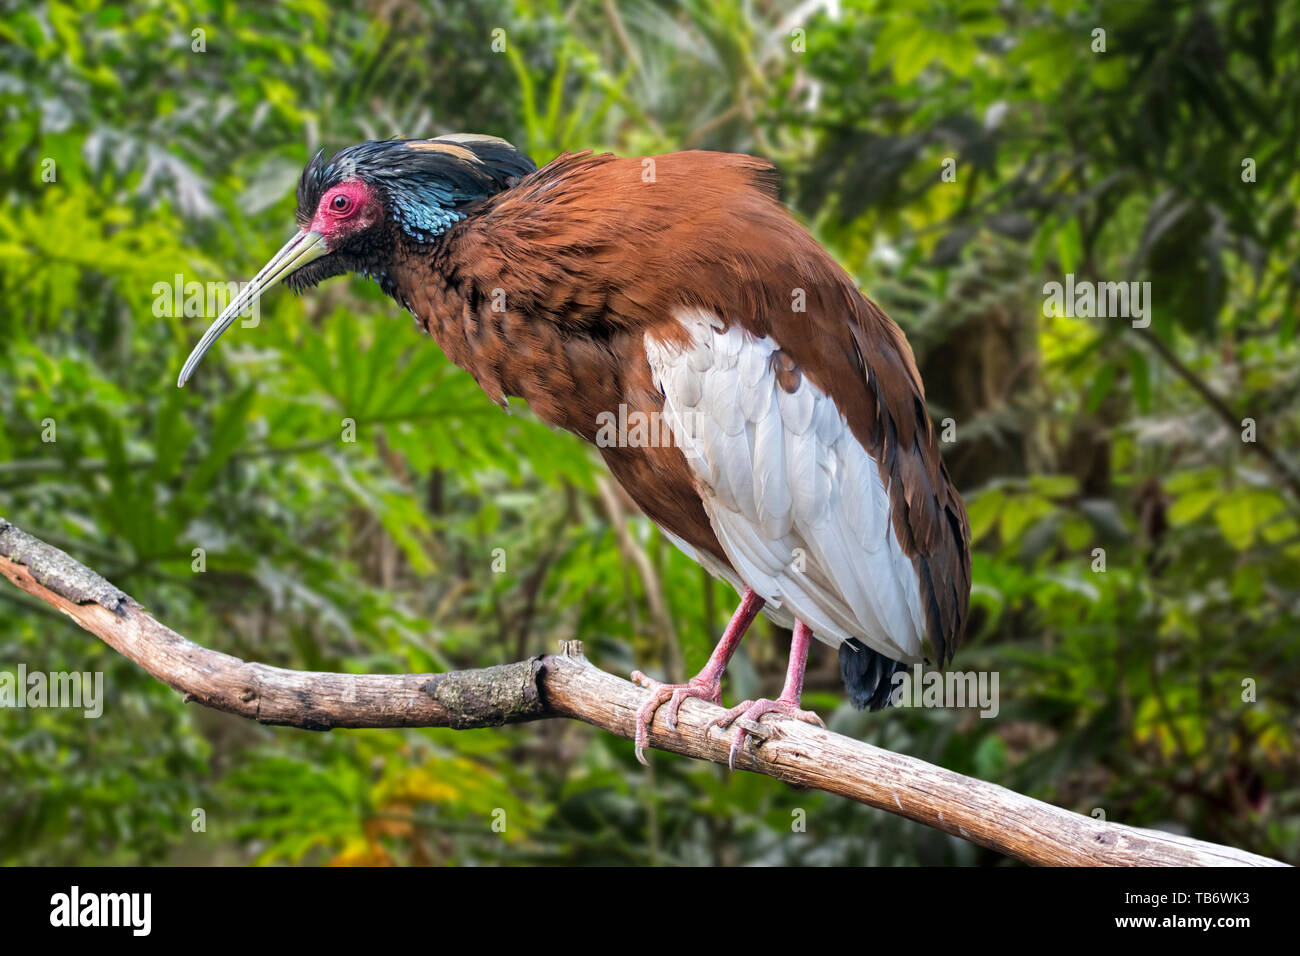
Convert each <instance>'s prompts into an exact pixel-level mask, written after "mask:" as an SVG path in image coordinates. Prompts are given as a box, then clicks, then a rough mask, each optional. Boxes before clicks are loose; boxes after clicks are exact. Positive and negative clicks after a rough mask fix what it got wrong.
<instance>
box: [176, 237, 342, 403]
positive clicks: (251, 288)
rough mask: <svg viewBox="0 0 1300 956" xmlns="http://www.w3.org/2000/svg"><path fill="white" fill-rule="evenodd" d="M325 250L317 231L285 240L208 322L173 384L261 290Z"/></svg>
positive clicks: (191, 368) (180, 383) (178, 383)
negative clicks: (259, 270) (206, 327)
mask: <svg viewBox="0 0 1300 956" xmlns="http://www.w3.org/2000/svg"><path fill="white" fill-rule="evenodd" d="M328 252H329V246H328V244H327V243H326V242H325V237H324V236H322V235H321V234H320V233H319V232H300V233H298V234H297V235H295V236H294V237H293V238H292V239H290V240H289V241H288V242H286V243H285V244H284V246H283V247H282V248H281V249H280V251H279V252H277V253H276V254H275V255H274V256H272V257H271V261H270V262H268V263H267V264H266V265H264V266H263V267H262V271H261V272H259V273H258V274H257V275H255V276H253V281H251V282H249V283H248V285H246V286H244V287H243V288H242V289H240V290H239V294H238V295H237V296H235V297H234V298H233V299H232V300H231V301H230V304H229V305H228V306H226V310H225V311H224V312H222V313H221V315H219V316H217V321H215V322H213V323H212V324H211V325H210V326H208V330H207V331H206V332H204V333H203V338H201V339H199V344H198V345H196V346H194V351H193V352H191V353H190V357H189V358H187V359H186V360H185V367H184V368H182V369H181V374H180V377H179V378H178V379H176V387H177V388H184V387H185V383H186V382H188V381H189V380H190V376H191V375H193V374H194V369H195V368H197V367H198V364H199V362H200V361H202V359H203V356H205V355H207V354H208V349H210V348H212V343H213V342H215V341H216V340H217V339H219V338H221V333H222V332H224V331H226V329H228V328H230V327H231V326H232V325H233V324H234V322H235V319H236V318H238V317H239V313H240V312H243V311H244V310H245V309H246V308H248V307H249V306H250V305H252V304H253V303H254V302H256V301H257V300H258V299H260V298H261V297H262V293H263V292H265V291H266V290H267V289H269V288H271V286H273V285H275V284H276V283H277V282H279V281H280V280H281V279H283V278H284V277H285V276H287V275H288V274H289V273H291V272H293V271H294V270H295V269H301V268H302V267H303V266H305V265H306V264H307V263H309V262H312V261H314V260H316V259H319V258H320V257H321V256H323V255H326V254H327V253H328Z"/></svg>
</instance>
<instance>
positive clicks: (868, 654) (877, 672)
mask: <svg viewBox="0 0 1300 956" xmlns="http://www.w3.org/2000/svg"><path fill="white" fill-rule="evenodd" d="M906 669H907V665H906V664H905V663H903V662H902V661H895V660H890V659H889V658H888V657H886V656H885V655H884V654H880V653H878V652H876V651H873V650H872V649H871V648H869V647H867V645H865V644H863V643H862V642H861V641H859V640H856V639H855V638H849V639H848V640H847V641H845V642H844V643H843V644H841V645H840V677H841V678H843V680H844V689H845V690H847V691H848V692H849V700H850V701H852V702H853V706H854V707H856V708H857V709H858V710H863V709H864V708H869V709H870V710H872V711H877V710H881V709H883V708H885V707H888V706H889V704H890V699H889V698H890V694H891V693H892V692H893V690H894V675H895V674H896V673H898V672H899V671H901V670H906Z"/></svg>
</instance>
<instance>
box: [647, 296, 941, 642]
mask: <svg viewBox="0 0 1300 956" xmlns="http://www.w3.org/2000/svg"><path fill="white" fill-rule="evenodd" d="M677 318H678V321H680V322H681V323H682V325H683V327H684V328H685V329H686V330H687V331H688V332H689V333H690V336H691V340H692V344H691V345H690V346H687V347H684V348H683V347H681V346H678V345H668V344H665V343H662V342H660V341H659V340H657V339H655V338H653V337H652V336H650V335H647V336H646V341H645V344H646V357H647V359H648V360H649V362H650V367H651V370H652V372H653V374H654V379H655V384H656V385H657V386H658V387H659V389H660V390H661V391H662V392H663V395H664V420H665V423H666V424H667V426H668V428H669V430H670V431H671V432H672V434H673V437H674V440H675V441H676V442H677V444H678V445H679V446H680V447H681V448H682V451H683V453H684V454H685V455H686V458H687V461H688V463H689V464H690V467H691V470H692V474H693V475H694V477H695V481H696V485H697V488H698V489H699V492H700V495H701V498H702V499H703V501H704V508H705V511H706V513H707V514H708V516H709V520H710V522H711V524H712V525H713V530H714V532H715V533H716V534H717V536H718V541H719V543H720V544H721V545H722V549H723V551H724V552H725V553H726V555H727V558H728V559H729V560H730V561H731V564H732V567H734V569H735V570H734V572H733V571H732V569H731V568H726V567H725V566H723V565H722V564H721V563H720V562H718V561H716V560H714V559H712V558H710V557H709V556H708V555H704V554H701V553H698V552H696V551H695V549H693V548H691V547H690V546H689V545H687V544H686V543H685V542H683V541H681V540H680V539H678V538H676V537H674V536H672V535H669V537H670V538H671V540H672V541H673V542H674V543H675V544H676V545H677V546H678V547H679V548H680V549H681V550H683V551H684V552H686V553H687V554H688V555H690V556H691V557H692V558H694V559H695V560H696V561H698V562H700V563H701V564H702V565H704V567H706V568H707V569H708V570H709V571H710V572H711V573H713V574H714V575H715V576H718V577H721V578H723V579H724V580H727V581H729V582H730V583H731V584H732V585H733V586H734V587H736V588H737V590H740V589H741V588H742V587H743V586H745V585H748V586H749V587H751V588H753V589H754V590H755V591H756V592H758V594H759V595H760V596H761V597H762V598H763V599H764V600H765V601H766V602H767V608H766V610H767V612H768V614H769V616H771V617H773V618H774V619H776V620H777V621H778V622H780V623H782V624H784V625H785V626H787V627H788V626H790V624H791V623H793V618H796V617H797V618H798V619H799V620H802V621H804V622H805V623H806V624H808V625H809V627H811V628H812V629H813V632H814V634H816V636H817V637H818V638H819V639H821V640H823V641H825V642H826V643H828V644H831V645H838V644H839V643H840V642H842V641H844V640H846V639H848V638H850V637H855V638H857V639H858V640H860V641H862V642H863V643H864V644H866V645H867V646H868V647H870V648H872V649H873V650H876V651H879V652H880V653H882V654H885V655H887V656H889V657H891V658H894V659H895V660H903V661H907V662H912V661H916V660H919V659H920V658H921V657H922V656H923V654H924V633H925V624H924V614H923V613H922V608H921V599H920V592H919V588H918V586H917V580H916V573H915V571H914V570H913V567H912V562H911V559H910V558H908V556H907V555H906V554H905V553H904V552H903V549H902V547H901V546H900V545H899V543H898V538H897V536H896V535H895V533H894V530H893V522H892V519H891V510H890V503H889V492H888V489H886V488H885V486H884V483H883V482H882V480H881V478H880V470H879V468H878V467H877V465H876V462H875V461H874V460H873V459H872V458H871V456H870V455H868V454H867V452H866V450H865V449H864V448H863V447H862V445H861V444H859V442H858V441H857V439H856V438H855V437H854V435H853V433H852V432H851V430H850V429H849V427H848V423H847V422H846V421H845V420H844V416H843V415H842V414H840V411H839V409H837V408H836V407H835V403H834V401H833V400H832V399H831V398H830V396H828V395H826V394H824V393H823V392H821V391H820V390H819V389H818V388H817V387H816V386H815V385H813V384H812V382H810V381H809V380H808V379H807V377H806V376H804V377H803V378H802V380H801V381H800V383H799V385H798V387H797V388H796V389H795V390H794V391H793V392H787V391H785V389H783V388H781V386H780V385H779V384H778V383H777V380H776V373H775V371H774V369H773V361H772V355H773V353H774V352H776V351H777V350H778V349H779V348H780V346H779V345H778V344H777V343H776V342H774V341H773V340H772V339H771V338H762V339H759V338H756V337H755V336H752V335H750V334H749V333H747V332H745V331H744V330H743V329H741V328H739V327H738V326H732V327H731V328H729V329H725V330H724V329H722V327H721V323H720V321H719V320H718V319H717V317H716V316H713V315H710V314H708V313H704V312H699V311H693V310H686V311H683V312H682V313H680V314H679V315H678V316H677Z"/></svg>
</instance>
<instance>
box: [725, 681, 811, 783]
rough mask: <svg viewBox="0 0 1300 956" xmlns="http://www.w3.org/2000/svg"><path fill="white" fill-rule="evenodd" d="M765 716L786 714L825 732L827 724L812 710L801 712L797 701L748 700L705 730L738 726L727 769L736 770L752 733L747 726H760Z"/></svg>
mask: <svg viewBox="0 0 1300 956" xmlns="http://www.w3.org/2000/svg"><path fill="white" fill-rule="evenodd" d="M765 714H784V715H785V716H787V717H793V718H794V719H795V720H802V721H803V722H804V723H806V724H816V725H817V726H818V727H821V728H822V729H823V730H824V729H825V728H826V724H825V723H823V722H822V719H821V718H820V717H818V716H817V715H816V714H815V713H813V712H812V711H811V710H800V709H799V704H798V702H797V701H793V700H785V699H782V698H778V699H776V700H767V699H766V698H764V699H760V700H747V701H745V702H743V703H740V704H737V705H736V706H735V707H732V708H731V709H730V710H728V711H727V712H726V713H724V714H719V715H718V716H717V717H714V718H713V719H712V720H711V721H709V723H708V726H707V727H705V730H706V731H707V730H711V729H712V728H714V727H722V728H724V729H725V728H726V727H729V726H730V725H731V724H733V723H735V724H736V732H735V733H734V734H732V736H731V749H730V750H728V751H727V767H728V768H729V769H731V770H733V771H734V770H735V769H736V754H737V753H739V752H740V751H741V749H743V748H744V746H745V738H746V737H748V736H749V734H750V733H751V730H750V728H748V727H746V726H745V725H746V724H755V725H757V724H759V723H760V722H761V720H762V718H763V716H764V715H765Z"/></svg>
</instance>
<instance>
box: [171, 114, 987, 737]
mask: <svg viewBox="0 0 1300 956" xmlns="http://www.w3.org/2000/svg"><path fill="white" fill-rule="evenodd" d="M530 169H531V163H530V162H529V161H528V160H527V158H526V157H523V156H522V155H521V154H519V153H517V152H515V151H514V150H513V148H512V147H510V146H509V144H507V143H504V141H501V140H497V139H494V138H491V137H479V136H465V135H460V136H454V137H441V138H439V139H437V140H432V141H389V142H385V143H365V144H360V145H359V146H355V147H350V148H349V149H347V150H344V151H342V152H341V153H339V154H337V155H336V156H335V157H333V159H332V160H324V159H323V158H322V157H321V155H319V154H318V156H317V157H316V158H315V159H313V161H312V163H311V164H310V165H309V166H308V167H307V169H306V170H305V171H304V173H303V178H302V182H301V184H300V186H299V221H300V224H301V226H302V229H303V232H302V233H300V234H299V235H298V236H296V237H295V238H294V239H292V240H291V241H290V242H289V244H287V245H286V246H285V248H284V249H283V250H281V253H280V254H279V255H278V256H277V257H276V259H274V260H272V263H270V264H269V265H268V267H267V269H266V270H264V273H263V276H260V277H259V281H257V282H255V283H253V286H254V288H253V289H252V291H251V292H250V293H249V294H248V298H247V300H248V301H251V298H255V297H256V295H258V294H260V292H261V291H262V288H263V287H264V286H266V285H268V284H270V283H271V282H274V281H277V280H278V279H279V278H281V277H283V276H285V275H287V276H288V281H289V283H290V284H291V285H293V286H295V288H305V287H307V286H310V285H313V284H315V283H316V282H319V281H321V280H322V279H324V278H328V277H329V276H331V275H337V274H340V273H341V272H344V271H354V272H361V273H363V274H366V275H369V276H371V277H373V278H375V279H376V280H377V281H379V282H380V283H381V285H382V286H383V288H384V289H385V291H387V292H388V293H390V294H391V295H392V296H393V297H394V298H395V299H396V300H397V301H398V302H400V303H401V304H402V305H404V306H405V307H406V308H408V309H409V310H410V311H411V312H412V313H413V314H414V315H415V316H416V318H417V319H418V321H419V322H420V323H421V324H422V325H423V326H424V328H425V329H427V330H428V332H429V333H430V334H431V335H432V336H433V338H434V339H435V340H436V341H437V343H438V344H439V346H441V348H442V349H443V351H444V352H445V353H446V354H447V356H448V358H449V359H451V361H453V362H455V363H456V364H457V365H459V366H461V367H462V368H464V369H465V370H467V371H468V372H469V373H470V374H471V375H473V376H474V378H475V379H476V380H477V382H478V383H479V385H480V386H481V387H482V388H483V390H484V391H485V392H486V393H487V394H488V396H489V397H491V398H492V400H493V401H495V402H497V403H498V404H502V405H504V404H505V403H506V399H507V397H509V396H518V397H520V398H522V399H524V400H525V401H527V402H528V404H529V406H530V407H531V408H532V409H533V410H534V411H535V412H536V414H537V415H538V416H539V417H540V418H541V419H542V420H543V421H545V422H547V423H549V424H551V425H552V426H555V427H558V428H564V429H567V430H569V431H572V432H574V433H576V434H577V435H580V436H581V437H582V438H584V439H586V440H587V441H590V442H594V443H597V444H598V446H600V450H601V453H602V455H603V456H604V459H605V462H606V463H607V465H608V466H609V469H610V471H611V473H612V474H613V475H614V476H615V478H616V479H617V480H618V481H619V482H620V483H621V484H622V485H623V487H624V488H625V489H626V490H627V492H628V493H629V495H630V496H631V497H632V498H633V500H635V501H636V502H637V504H638V505H639V506H640V507H641V508H642V509H643V510H644V511H645V513H646V515H647V516H649V517H650V518H651V519H652V520H653V521H654V522H655V523H656V524H658V525H659V526H660V527H661V528H662V529H663V530H664V531H665V532H666V533H668V534H669V535H670V536H671V537H672V538H673V539H674V541H675V543H677V544H678V545H679V546H680V547H681V548H682V549H683V550H684V551H686V552H687V553H688V554H691V555H692V556H693V557H695V558H696V560H698V561H700V563H702V564H703V565H704V566H706V567H707V568H709V570H710V571H712V572H713V573H715V574H718V575H719V576H721V577H724V578H725V579H726V580H728V581H730V582H731V583H733V584H734V585H735V586H736V587H737V589H738V590H741V591H743V595H742V601H741V604H740V607H739V608H738V609H737V611H736V614H735V616H734V617H733V618H732V621H731V624H730V625H729V626H728V628H727V631H726V633H725V634H724V635H723V639H722V641H721V642H720V643H719V645H718V648H717V649H716V650H715V651H714V655H713V657H712V658H711V659H710V661H709V664H708V665H707V666H706V668H705V669H704V670H703V671H702V672H701V673H700V674H699V675H698V676H697V677H695V678H694V679H693V680H692V681H691V682H690V683H689V684H685V685H677V686H672V685H661V684H658V683H657V682H655V681H651V680H649V679H648V678H646V677H644V675H641V674H639V673H637V674H635V675H634V677H635V678H636V679H638V680H639V681H640V682H641V683H643V684H645V685H646V686H648V687H650V689H651V691H652V693H651V695H650V697H649V698H648V699H647V701H646V704H645V706H644V707H643V708H642V711H641V713H640V714H639V715H638V728H637V753H638V756H640V751H641V748H642V747H643V746H644V745H645V744H646V742H647V740H648V731H649V727H650V724H651V722H652V721H653V720H654V718H655V714H656V711H657V710H658V708H659V706H660V705H661V704H663V703H669V707H668V708H667V723H668V725H669V726H670V727H672V726H673V725H674V721H675V716H676V712H677V708H678V707H679V706H680V705H681V703H682V702H683V701H684V700H685V699H687V698H689V697H701V698H706V699H710V700H713V701H715V702H716V701H718V700H719V699H720V689H719V688H720V684H719V679H720V676H721V673H722V671H723V670H724V669H725V667H726V664H727V662H728V660H729V659H730V656H731V654H732V653H733V652H734V650H735V648H736V646H737V644H738V642H739V640H740V638H741V637H742V636H743V635H744V632H745V630H746V628H747V627H748V625H749V623H750V621H752V619H753V617H754V615H755V614H757V613H758V612H759V611H760V609H762V610H766V611H767V612H768V613H770V614H771V615H772V616H773V617H774V618H775V619H776V620H778V621H780V622H781V623H784V624H787V625H788V626H792V627H793V631H794V638H793V642H792V649H791V663H790V669H789V671H788V673H787V680H786V685H785V688H784V690H783V691H782V694H781V696H780V697H779V698H778V699H777V700H775V701H759V702H749V701H747V702H745V703H744V704H741V705H740V706H739V707H737V708H733V709H732V710H731V711H729V712H728V713H727V714H725V715H723V717H721V718H719V720H718V721H716V722H717V723H723V724H726V723H728V722H730V721H731V720H733V719H734V718H736V717H738V716H741V715H745V716H748V717H749V718H751V719H758V718H759V717H761V716H762V715H763V714H765V713H769V712H772V711H777V712H780V713H784V714H787V715H790V716H794V717H797V718H800V719H805V720H816V719H817V718H816V717H815V715H812V714H810V713H807V712H805V711H802V710H799V709H798V701H799V696H800V692H801V689H802V682H803V669H804V657H805V655H806V653H807V648H808V643H809V639H810V638H811V637H812V636H813V634H814V632H816V636H817V637H819V638H821V639H823V640H825V641H827V642H828V643H831V644H834V645H837V646H838V647H839V648H840V659H841V669H842V673H843V675H844V678H845V683H846V686H847V687H848V689H849V691H850V695H851V696H852V698H853V700H854V703H855V704H857V705H858V706H871V707H872V708H873V709H875V708H878V707H880V706H883V705H884V704H886V703H887V702H888V696H889V691H890V690H891V687H890V678H891V677H892V675H893V674H894V672H895V670H897V669H898V668H901V667H902V666H904V664H906V663H908V662H910V661H912V660H915V659H919V657H920V656H921V654H920V648H921V646H922V644H921V637H922V634H923V635H924V636H925V637H928V642H929V645H930V654H931V656H932V658H933V659H934V661H935V662H937V663H939V664H941V665H942V664H944V663H946V662H947V661H948V660H949V659H950V658H951V656H952V653H953V651H954V649H955V647H956V645H957V642H958V641H959V639H960V637H961V635H962V631H963V629H964V627H965V623H966V616H967V607H968V600H969V594H970V529H969V524H968V521H967V517H966V512H965V509H964V507H963V506H962V502H961V498H960V496H959V495H958V494H957V491H956V489H955V488H953V486H952V483H951V481H950V480H949V478H948V474H947V471H946V469H945V468H944V466H943V462H942V460H941V458H940V455H939V449H938V445H937V442H936V439H935V434H934V429H933V427H932V425H931V422H930V418H929V415H928V413H927V412H926V408H925V394H924V390H923V387H922V384H921V380H920V376H919V374H918V372H917V368H916V363H915V361H914V359H913V357H912V352H911V349H910V348H909V346H908V344H907V341H906V339H905V338H904V336H903V334H902V332H901V330H900V329H899V328H898V326H896V325H895V324H894V323H893V322H892V321H891V320H890V319H889V318H888V317H887V316H886V315H885V314H884V313H883V312H882V311H881V310H880V309H879V308H878V307H877V306H876V305H875V304H874V303H872V302H871V301H870V300H868V299H866V298H865V297H864V296H863V295H862V294H861V293H860V292H859V291H858V289H857V288H856V286H855V285H854V283H853V281H852V279H851V278H850V277H849V276H848V275H847V274H846V273H845V272H844V270H842V269H841V268H840V267H839V266H838V265H837V264H836V263H835V261H834V260H833V259H832V258H831V257H830V256H829V255H828V254H827V253H826V251H825V250H824V249H822V248H821V246H820V245H818V244H817V242H816V241H815V240H814V239H813V238H812V236H811V235H809V233H808V232H807V231H806V230H805V229H804V228H803V227H802V226H801V225H799V224H798V223H797V222H796V221H795V220H794V218H793V217H792V216H791V215H790V214H789V212H787V211H786V209H785V208H784V207H783V206H782V205H781V204H780V203H779V202H778V201H777V195H776V176H775V173H774V170H773V169H772V167H771V165H770V164H768V163H766V162H764V161H762V160H759V159H755V158H753V157H749V156H739V155H731V154H725V153H710V152H683V153H674V154H671V155H665V156H654V157H648V158H644V159H642V158H635V159H620V158H617V157H614V156H611V155H591V154H589V153H578V154H565V155H563V156H561V157H559V158H558V159H556V160H555V161H554V162H552V163H550V164H549V165H548V166H546V167H545V168H543V169H540V170H537V171H535V172H529V170H530ZM263 280H264V281H263ZM259 283H260V284H259ZM246 304H247V301H241V300H237V301H236V302H235V303H232V307H231V309H228V310H227V312H226V313H223V316H222V318H220V319H218V321H217V323H214V325H213V328H212V329H210V330H209V333H208V334H207V335H206V336H205V337H204V340H203V341H202V342H201V343H200V345H199V346H198V347H197V348H196V349H195V353H194V355H192V356H191V359H190V362H188V363H187V365H186V369H185V371H184V372H182V376H181V382H182V383H183V382H184V380H185V379H186V378H187V377H188V375H189V373H190V372H191V371H192V369H193V366H194V364H195V363H196V362H197V361H198V358H199V357H201V356H202V354H203V353H204V351H205V350H206V349H207V348H208V347H209V346H210V345H211V342H212V341H213V340H215V338H216V336H217V335H219V334H220V332H221V331H222V330H223V329H224V328H225V327H227V326H228V325H229V322H230V321H231V320H232V319H231V316H233V315H234V314H236V313H237V311H238V308H242V307H243V306H244V305H246ZM621 407H622V408H623V409H624V410H625V412H626V414H627V415H628V417H631V416H632V415H641V416H644V417H645V418H646V419H651V420H654V419H658V418H660V417H662V418H663V420H665V421H669V422H671V425H672V434H673V437H674V439H676V441H675V442H673V443H658V444H655V443H651V444H648V445H639V446H638V445H637V444H635V443H629V444H623V443H615V444H610V443H608V442H601V441H598V436H599V435H600V434H601V428H602V419H607V418H608V417H609V416H610V415H611V414H613V413H614V412H615V411H617V410H619V409H620V408H621ZM688 452H689V454H688ZM872 471H874V476H873V475H871V474H869V473H870V472H872ZM805 559H806V560H805ZM909 563H910V568H908V567H907V565H908V564H909ZM805 565H806V566H805ZM900 568H906V570H900ZM743 741H744V731H743V729H742V730H740V731H738V733H737V735H736V737H735V738H734V740H733V751H732V752H733V757H734V754H735V752H736V748H737V747H738V746H740V745H741V744H743Z"/></svg>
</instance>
